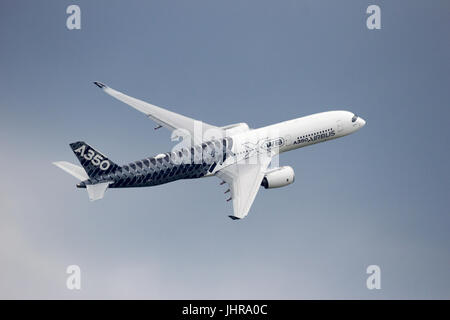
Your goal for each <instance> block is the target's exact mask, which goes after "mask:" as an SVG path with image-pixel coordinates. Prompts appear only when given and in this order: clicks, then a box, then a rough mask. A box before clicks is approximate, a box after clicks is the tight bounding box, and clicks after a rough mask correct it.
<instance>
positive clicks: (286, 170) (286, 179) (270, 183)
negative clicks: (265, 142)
mask: <svg viewBox="0 0 450 320" xmlns="http://www.w3.org/2000/svg"><path fill="white" fill-rule="evenodd" d="M294 180H295V173H294V169H292V167H290V166H284V167H279V168H275V169H272V170H269V171H267V172H266V175H265V176H264V179H263V180H262V182H261V185H262V186H263V187H264V188H266V189H272V188H280V187H284V186H287V185H289V184H291V183H294Z"/></svg>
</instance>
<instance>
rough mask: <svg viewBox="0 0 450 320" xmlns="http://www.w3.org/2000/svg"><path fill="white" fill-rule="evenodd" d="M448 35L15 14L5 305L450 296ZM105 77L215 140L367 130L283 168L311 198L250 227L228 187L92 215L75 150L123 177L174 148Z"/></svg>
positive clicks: (113, 7)
mask: <svg viewBox="0 0 450 320" xmlns="http://www.w3.org/2000/svg"><path fill="white" fill-rule="evenodd" d="M70 4H78V5H79V6H80V8H81V30H68V29H67V28H66V19H67V17H68V15H67V14H66V8H67V6H68V5H70ZM370 4H378V5H379V6H380V8H381V25H382V28H381V30H368V29H367V27H366V18H367V16H368V15H367V14H366V9H367V7H368V6H369V5H370ZM449 31H450V2H449V1H444V0H442V1H438V0H434V1H425V0H421V1H361V0H355V1H331V0H330V1H300V0H290V1H287V0H285V1H268V0H267V1H262V0H258V1H256V0H254V1H250V0H248V1H234V0H233V1H209V0H202V1H200V0H190V1H181V0H180V1H162V0H161V1H23V0H19V1H12V0H9V1H1V4H0V41H1V42H0V43H1V49H0V110H1V114H0V115H1V116H0V148H1V150H2V152H1V157H0V167H1V183H0V298H33V299H34V298H63V299H78V298H150V299H172V298H178V299H179V298H188V299H190V298H193V299H195V298H209V299H218V298H222V299H240V298H246V299H258V298H264V299H283V298H285V299H315V298H319V299H330V298H337V299H347V298H352V299H354V298H363V299H380V298H384V299H390V298H405V299H410V298H424V299H430V298H446V299H449V298H450V275H449V272H448V271H449V266H450V233H449V227H450V210H449V187H448V184H449V177H450V172H449V165H448V163H449V156H450V154H449V150H450V149H449V138H450V136H449V133H448V121H449V120H448V119H449V116H450V111H449V110H450V108H449V107H450V90H449V84H450V63H449V56H450V42H449V41H448V40H449V38H448V35H449ZM95 80H97V81H101V82H104V83H106V84H108V85H110V86H111V87H113V88H116V89H118V90H120V91H123V92H126V93H128V94H129V95H131V96H135V97H138V98H140V99H143V100H146V101H148V102H151V103H153V104H155V105H159V106H162V107H166V108H168V109H170V110H172V111H175V112H179V113H181V114H184V115H187V116H190V117H193V118H196V119H200V120H203V121H205V122H207V123H211V124H214V125H218V126H223V125H228V124H232V123H238V122H246V123H248V124H249V126H250V127H252V128H257V127H261V126H265V125H268V124H271V123H276V122H280V121H284V120H288V119H292V118H297V117H301V116H305V115H309V114H312V113H316V112H322V111H327V110H340V109H344V110H349V111H352V112H355V113H357V114H359V115H360V116H362V117H363V118H364V119H365V120H366V121H367V125H366V126H365V127H364V128H363V129H362V130H360V131H358V132H357V133H355V134H353V135H350V136H347V137H344V138H342V139H338V140H334V141H331V142H327V143H324V144H318V145H315V146H311V147H308V148H304V149H298V150H295V151H292V152H289V153H286V154H283V155H282V156H281V158H280V164H281V165H290V166H292V167H293V168H294V170H295V172H296V181H295V183H294V184H292V185H289V186H287V187H285V188H280V189H273V190H264V189H261V190H260V192H259V194H258V196H257V198H256V200H255V203H254V204H253V207H252V209H251V211H250V213H249V215H248V217H247V218H245V219H244V220H242V221H232V220H231V219H229V218H228V217H227V216H228V215H229V214H230V213H231V212H232V207H231V203H229V202H226V201H225V200H226V197H225V195H224V194H223V192H224V191H225V189H226V187H225V186H219V182H220V180H219V179H217V178H214V177H212V178H208V179H200V180H186V181H178V182H174V183H171V184H167V185H163V186H158V187H153V188H140V189H124V190H108V191H107V193H106V195H105V198H104V199H103V200H100V201H97V202H93V203H91V202H89V200H88V196H87V193H86V191H85V190H82V189H76V188H75V184H76V183H77V180H76V179H74V178H73V177H72V176H70V175H68V174H66V173H65V172H63V171H62V170H60V169H58V168H56V167H54V166H53V165H52V164H51V163H52V162H53V161H58V160H66V161H70V162H73V163H76V158H75V157H74V155H73V153H72V151H71V150H70V148H69V143H71V142H74V141H78V140H84V141H86V142H87V143H89V144H90V145H92V146H93V147H95V148H98V149H99V150H101V151H102V152H103V153H104V154H106V155H107V156H108V157H109V158H110V159H111V160H112V161H114V162H117V163H125V162H128V161H132V160H136V159H142V158H143V157H147V156H152V155H155V154H157V153H160V152H165V151H169V150H170V149H171V148H172V146H173V142H171V141H170V133H169V131H167V130H165V129H161V130H158V131H154V130H153V127H154V123H153V122H152V121H151V120H149V119H147V118H146V117H145V116H143V115H142V114H140V113H139V112H137V111H135V110H133V109H131V108H130V107H128V106H127V105H125V104H122V103H120V102H119V101H116V100H114V99H112V98H111V97H109V96H107V95H106V94H104V93H102V92H101V90H99V89H98V88H97V87H95V86H94V85H93V84H92V81H95ZM72 264H76V265H78V266H80V268H81V283H82V284H81V286H82V289H81V290H79V291H76V290H75V291H71V290H68V289H67V288H66V278H67V276H68V275H67V274H66V267H67V266H68V265H72ZM373 264H374V265H378V266H380V268H381V286H382V288H381V290H368V289H367V288H366V279H367V277H368V275H367V274H366V268H367V266H369V265H373Z"/></svg>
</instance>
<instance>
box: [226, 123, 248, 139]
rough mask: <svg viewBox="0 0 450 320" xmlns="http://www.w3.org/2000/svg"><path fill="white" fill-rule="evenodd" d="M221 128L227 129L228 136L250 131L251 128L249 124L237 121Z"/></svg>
mask: <svg viewBox="0 0 450 320" xmlns="http://www.w3.org/2000/svg"><path fill="white" fill-rule="evenodd" d="M221 129H223V130H225V132H226V133H227V136H231V135H234V134H237V133H241V132H246V131H249V130H250V128H249V127H248V124H246V123H244V122H241V123H235V124H230V125H228V126H224V127H221Z"/></svg>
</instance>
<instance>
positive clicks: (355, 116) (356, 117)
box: [352, 114, 358, 122]
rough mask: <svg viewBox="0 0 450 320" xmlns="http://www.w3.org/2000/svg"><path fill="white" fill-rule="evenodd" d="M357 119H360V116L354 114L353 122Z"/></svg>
mask: <svg viewBox="0 0 450 320" xmlns="http://www.w3.org/2000/svg"><path fill="white" fill-rule="evenodd" d="M356 119H358V116H357V115H356V114H355V115H353V118H352V122H355V121H356Z"/></svg>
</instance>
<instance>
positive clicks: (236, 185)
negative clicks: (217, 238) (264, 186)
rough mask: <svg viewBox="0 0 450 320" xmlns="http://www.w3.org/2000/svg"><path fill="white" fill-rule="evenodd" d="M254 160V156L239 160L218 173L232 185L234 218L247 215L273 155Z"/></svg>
mask: <svg viewBox="0 0 450 320" xmlns="http://www.w3.org/2000/svg"><path fill="white" fill-rule="evenodd" d="M255 157H257V156H255ZM252 160H254V158H253V159H246V160H242V161H239V162H237V163H235V164H232V165H230V166H228V167H226V168H224V169H222V170H220V171H218V172H217V173H216V175H217V176H218V177H219V178H221V179H222V180H223V181H225V182H226V183H228V185H229V186H230V191H231V198H232V200H233V215H232V216H230V218H232V219H242V218H244V217H246V216H247V214H248V212H249V210H250V207H251V206H252V204H253V201H254V200H255V197H256V194H257V193H258V190H259V188H260V186H261V181H262V179H263V178H264V174H265V172H266V170H267V167H268V166H269V164H270V160H271V157H269V156H264V157H260V158H259V159H258V161H252ZM252 163H255V164H252Z"/></svg>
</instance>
